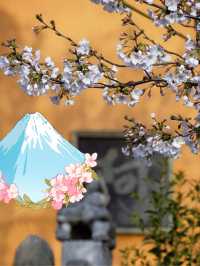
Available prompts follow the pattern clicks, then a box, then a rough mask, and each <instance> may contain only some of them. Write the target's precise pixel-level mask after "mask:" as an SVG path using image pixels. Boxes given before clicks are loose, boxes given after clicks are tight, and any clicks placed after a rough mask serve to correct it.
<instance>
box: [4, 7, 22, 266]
mask: <svg viewBox="0 0 200 266" xmlns="http://www.w3.org/2000/svg"><path fill="white" fill-rule="evenodd" d="M12 38H17V39H18V40H20V35H19V28H18V26H17V23H16V21H15V20H14V19H13V18H12V16H11V15H10V14H8V13H7V12H5V11H3V10H0V44H1V43H2V42H4V41H6V40H8V39H12ZM4 52H6V50H5V48H3V47H2V46H0V54H3V53H4ZM14 83H15V81H14V80H13V79H11V78H8V77H5V76H4V75H3V74H2V73H0V139H1V138H2V137H3V132H2V131H3V130H2V129H3V127H4V121H6V119H7V118H8V117H5V114H6V113H7V114H8V116H9V113H11V112H13V114H15V113H16V110H15V112H14V111H13V109H14V108H16V104H17V99H16V96H17V95H14V97H13V96H12V97H10V95H11V93H14V94H15V90H14V89H13V87H14ZM9 90H10V91H9ZM11 90H12V92H11ZM5 110H6V112H4V111H5ZM0 159H1V158H0ZM8 212H9V214H8V215H7V213H8ZM12 216H13V208H12V207H9V210H8V206H7V205H4V204H1V205H0V229H1V231H0V235H1V238H0V265H3V264H2V263H3V262H4V255H5V254H6V253H7V250H8V249H9V246H8V239H9V237H10V236H9V231H10V230H9V229H10V228H11V227H12Z"/></svg>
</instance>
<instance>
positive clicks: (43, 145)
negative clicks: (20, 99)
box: [0, 113, 97, 209]
mask: <svg viewBox="0 0 200 266" xmlns="http://www.w3.org/2000/svg"><path fill="white" fill-rule="evenodd" d="M96 159H97V153H93V154H92V155H90V154H89V153H86V154H83V153H81V152H80V151H79V150H78V149H76V148H75V147H74V146H73V145H71V144H70V143H69V142H68V141H67V140H65V139H64V138H63V137H62V136H61V135H60V134H59V133H58V132H57V131H56V130H55V129H54V128H53V126H52V125H51V124H50V123H49V122H48V121H47V119H45V118H44V117H43V116H42V115H41V114H40V113H34V114H26V115H25V116H24V117H23V118H22V119H21V120H20V121H19V122H18V123H17V124H16V126H15V127H14V128H13V129H12V130H11V131H10V133H8V134H7V136H6V137H5V138H4V139H3V140H1V141H0V201H1V202H4V203H9V202H10V201H11V200H16V201H17V202H18V203H20V204H21V205H22V206H26V207H33V208H34V207H35V208H38V207H48V206H52V207H53V208H54V209H61V208H62V207H63V206H64V205H67V204H68V203H74V202H76V201H80V200H81V199H82V198H83V197H84V194H85V193H86V191H87V190H86V186H85V184H86V183H90V182H92V181H93V179H94V178H96V177H97V176H96V174H95V172H94V170H93V169H92V168H93V167H95V166H96V165H97V163H96Z"/></svg>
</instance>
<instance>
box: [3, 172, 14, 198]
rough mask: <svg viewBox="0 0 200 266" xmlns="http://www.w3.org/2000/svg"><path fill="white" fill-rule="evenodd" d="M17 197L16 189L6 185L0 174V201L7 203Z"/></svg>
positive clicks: (12, 185)
mask: <svg viewBox="0 0 200 266" xmlns="http://www.w3.org/2000/svg"><path fill="white" fill-rule="evenodd" d="M17 197H18V189H17V187H16V185H15V184H11V185H8V184H6V182H5V180H4V177H3V175H2V173H1V172H0V201H3V202H4V203H9V202H10V201H11V200H12V199H16V198H17Z"/></svg>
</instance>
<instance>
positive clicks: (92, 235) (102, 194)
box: [56, 180, 115, 266]
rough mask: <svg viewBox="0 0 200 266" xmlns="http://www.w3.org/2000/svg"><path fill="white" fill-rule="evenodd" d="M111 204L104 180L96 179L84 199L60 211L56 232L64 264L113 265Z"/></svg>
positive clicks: (113, 232) (113, 242) (65, 265)
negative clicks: (60, 242)
mask: <svg viewBox="0 0 200 266" xmlns="http://www.w3.org/2000/svg"><path fill="white" fill-rule="evenodd" d="M108 203H109V195H108V192H107V189H106V186H105V183H104V181H103V180H100V181H94V182H92V183H91V184H89V185H88V192H87V194H86V195H85V197H84V199H83V200H82V201H80V202H78V203H75V204H71V205H70V206H68V207H67V208H63V209H62V210H60V211H59V212H58V215H57V232H56V234H57V239H58V240H60V241H62V266H111V265H112V249H113V248H114V247H115V228H114V225H113V223H112V220H111V215H110V212H109V211H108V209H107V205H108Z"/></svg>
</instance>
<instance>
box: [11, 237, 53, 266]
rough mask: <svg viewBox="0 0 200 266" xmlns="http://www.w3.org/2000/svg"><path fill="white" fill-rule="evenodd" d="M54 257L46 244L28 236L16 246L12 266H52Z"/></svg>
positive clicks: (37, 238) (39, 239)
mask: <svg viewBox="0 0 200 266" xmlns="http://www.w3.org/2000/svg"><path fill="white" fill-rule="evenodd" d="M54 265H55V264H54V255H53V252H52V250H51V248H50V247H49V245H48V243H47V242H46V241H45V240H43V239H41V238H40V237H38V236H36V235H30V236H28V237H27V238H26V239H25V240H23V241H22V242H21V243H20V245H19V246H18V248H17V250H16V253H15V258H14V262H13V266H54Z"/></svg>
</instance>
